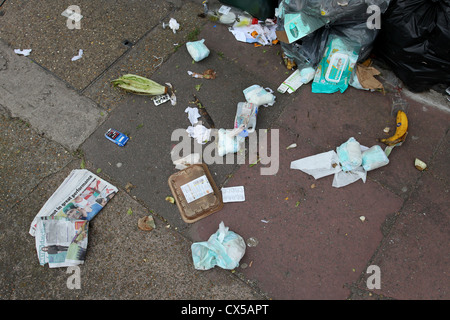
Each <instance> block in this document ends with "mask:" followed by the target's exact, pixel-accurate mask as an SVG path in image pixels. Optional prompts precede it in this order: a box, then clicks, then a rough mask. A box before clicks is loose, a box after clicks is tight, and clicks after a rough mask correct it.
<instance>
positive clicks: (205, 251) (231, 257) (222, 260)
mask: <svg viewBox="0 0 450 320" xmlns="http://www.w3.org/2000/svg"><path fill="white" fill-rule="evenodd" d="M191 251H192V259H193V262H194V267H195V269H197V270H208V269H211V268H214V267H215V266H218V267H220V268H222V269H228V270H232V269H234V268H236V267H238V266H239V261H240V260H241V259H242V257H243V256H244V254H245V241H244V239H243V238H242V237H241V236H240V235H238V234H236V233H234V232H233V231H230V230H229V228H228V227H225V224H224V223H223V221H222V222H221V223H220V224H219V229H218V230H217V232H216V233H214V234H213V235H211V236H210V238H209V239H208V241H202V242H195V243H193V244H192V245H191Z"/></svg>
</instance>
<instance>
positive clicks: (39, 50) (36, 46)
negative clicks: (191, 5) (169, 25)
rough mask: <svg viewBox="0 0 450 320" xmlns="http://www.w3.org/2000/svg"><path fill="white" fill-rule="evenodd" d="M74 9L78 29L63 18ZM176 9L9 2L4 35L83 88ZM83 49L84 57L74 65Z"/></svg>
mask: <svg viewBox="0 0 450 320" xmlns="http://www.w3.org/2000/svg"><path fill="white" fill-rule="evenodd" d="M72 5H76V6H77V8H78V9H79V11H80V12H79V13H80V14H81V15H82V16H83V18H82V19H81V20H80V25H79V28H78V27H76V28H75V27H73V26H72V25H73V24H72V22H68V18H67V17H64V16H62V15H61V13H62V12H63V11H65V10H66V9H67V8H69V6H72ZM78 9H77V10H78ZM172 9H173V5H172V4H171V3H170V2H168V1H145V0H143V1H133V4H132V5H130V3H129V1H114V2H111V1H107V0H106V1H95V2H93V1H77V2H76V4H74V3H73V2H72V1H69V0H65V1H58V3H55V1H51V0H45V1H38V2H37V1H26V2H23V1H6V2H5V4H4V5H3V7H2V10H3V11H4V15H3V16H1V17H0V19H1V20H0V21H1V23H0V32H1V38H2V39H3V40H4V41H6V42H7V43H8V44H9V45H10V46H11V47H13V48H14V49H32V50H33V51H32V53H31V55H30V58H31V59H32V60H33V61H35V62H36V63H37V64H39V65H41V66H42V67H44V68H46V69H48V70H49V71H51V72H52V73H54V74H55V75H57V76H58V77H59V78H61V79H63V80H65V81H66V82H67V83H69V84H70V85H71V86H73V87H74V88H76V89H77V90H82V89H84V88H85V87H87V86H88V85H89V84H90V83H91V82H92V81H93V80H94V79H95V78H96V77H98V76H99V75H100V74H102V73H103V72H104V70H105V69H107V68H108V67H109V66H110V65H111V64H112V63H114V61H115V60H116V59H118V58H119V57H120V56H121V55H122V54H124V53H125V52H126V51H127V50H129V49H130V47H129V45H131V44H133V43H135V42H137V41H138V40H139V39H140V38H141V37H143V36H144V35H145V34H146V33H147V32H148V31H149V30H151V29H152V28H153V27H155V26H156V25H159V24H160V22H161V21H162V20H163V19H164V18H165V17H166V16H167V15H168V14H169V13H170V12H171V10H172ZM68 25H69V26H72V27H68ZM125 41H128V43H129V44H128V45H124V42H125ZM80 49H82V50H83V51H84V53H83V57H82V58H81V59H80V60H77V61H71V59H72V57H74V56H76V55H78V52H79V50H80Z"/></svg>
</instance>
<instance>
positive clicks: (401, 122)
mask: <svg viewBox="0 0 450 320" xmlns="http://www.w3.org/2000/svg"><path fill="white" fill-rule="evenodd" d="M396 122H397V128H396V129H395V133H394V134H393V135H392V136H391V137H389V138H386V139H378V141H379V142H382V143H384V144H385V145H387V146H395V145H397V144H399V143H401V142H403V141H405V139H406V136H407V135H408V117H407V116H406V113H405V112H404V111H402V110H399V111H398V112H397V117H396Z"/></svg>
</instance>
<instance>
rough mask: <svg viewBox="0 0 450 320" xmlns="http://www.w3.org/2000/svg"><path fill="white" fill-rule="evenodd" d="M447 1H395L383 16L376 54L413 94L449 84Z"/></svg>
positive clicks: (448, 4) (449, 8)
mask: <svg viewBox="0 0 450 320" xmlns="http://www.w3.org/2000/svg"><path fill="white" fill-rule="evenodd" d="M449 17H450V1H449V0H441V1H424V0H407V1H405V0H397V1H392V3H391V6H390V7H389V9H388V10H387V11H386V12H385V14H384V15H383V16H382V21H381V25H382V27H381V31H380V35H379V37H378V38H377V40H376V43H375V50H374V51H375V53H376V54H377V56H379V57H381V58H383V59H384V60H385V61H386V62H387V63H388V64H389V66H390V67H391V68H392V70H393V71H394V73H395V74H396V75H397V76H398V77H399V78H400V80H402V81H403V83H404V84H405V85H406V86H407V87H408V88H409V89H410V90H411V91H415V92H420V91H425V90H427V89H429V88H430V87H432V86H433V85H435V84H440V83H442V84H447V85H449V84H450V58H449V52H450V18H449Z"/></svg>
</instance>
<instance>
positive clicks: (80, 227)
mask: <svg viewBox="0 0 450 320" xmlns="http://www.w3.org/2000/svg"><path fill="white" fill-rule="evenodd" d="M117 191H118V189H117V188H116V187H115V186H113V185H111V184H109V183H108V182H106V181H105V180H103V179H101V178H100V177H98V176H96V175H95V174H93V173H92V172H90V171H89V170H85V169H79V170H73V171H72V172H71V173H70V174H69V176H68V177H67V178H66V179H65V180H64V182H63V183H62V184H61V185H60V186H59V187H58V189H57V190H56V191H55V192H54V193H53V195H52V196H51V197H50V198H49V199H48V200H47V202H46V203H45V204H44V206H43V207H42V208H41V210H40V211H39V212H38V214H37V215H36V217H35V218H34V219H33V222H32V223H31V226H30V230H29V233H30V234H31V235H32V236H34V237H35V238H36V250H37V254H38V258H39V262H40V264H41V265H45V264H46V263H48V264H49V267H50V268H55V267H66V266H74V265H78V264H82V263H83V262H84V257H85V254H86V248H87V235H88V227H89V221H90V220H92V219H93V218H94V217H95V216H96V215H97V214H98V213H99V212H100V210H102V209H103V207H104V206H105V205H106V204H107V202H108V201H109V200H110V199H111V198H112V197H113V196H114V195H115V194H116V193H117Z"/></svg>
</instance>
